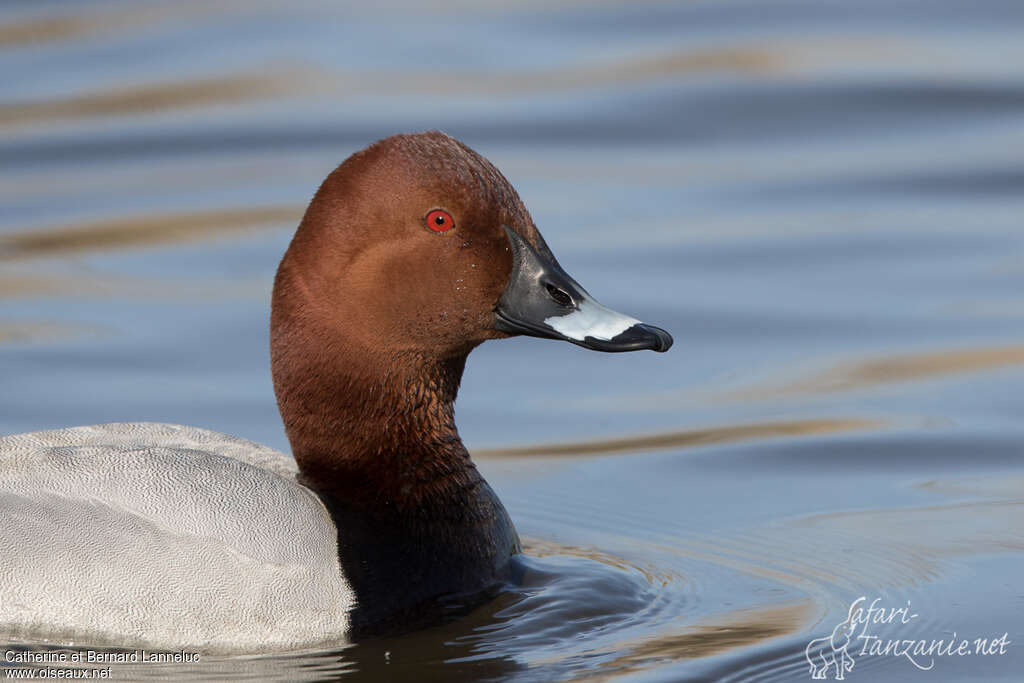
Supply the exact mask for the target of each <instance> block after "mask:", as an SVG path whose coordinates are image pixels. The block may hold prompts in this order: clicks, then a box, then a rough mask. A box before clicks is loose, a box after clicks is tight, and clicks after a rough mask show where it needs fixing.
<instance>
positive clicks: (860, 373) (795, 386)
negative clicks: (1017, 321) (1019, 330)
mask: <svg viewBox="0 0 1024 683" xmlns="http://www.w3.org/2000/svg"><path fill="white" fill-rule="evenodd" d="M1021 364H1024V347H1022V346H1009V347H1002V348H987V349H961V350H954V351H937V352H926V353H918V354H913V355H899V356H895V357H892V358H875V359H868V360H863V361H858V362H852V363H846V364H843V365H840V366H838V367H835V368H831V369H828V370H825V371H823V372H820V373H818V374H815V375H814V376H812V377H805V378H799V377H798V378H794V379H793V380H790V381H789V382H788V383H787V384H785V385H782V386H779V387H777V388H751V389H747V390H743V391H739V392H736V393H735V394H732V397H734V398H740V399H761V400H763V399H768V398H772V397H777V396H784V395H787V394H816V393H822V392H830V391H852V390H857V389H864V388H867V387H871V386H877V385H883V384H889V383H893V382H910V381H914V380H926V379H931V378H936V377H943V376H945V375H952V374H957V373H970V372H985V371H989V370H998V369H999V368H1004V367H1008V366H1014V365H1021Z"/></svg>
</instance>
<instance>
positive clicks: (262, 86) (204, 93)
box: [0, 74, 290, 126]
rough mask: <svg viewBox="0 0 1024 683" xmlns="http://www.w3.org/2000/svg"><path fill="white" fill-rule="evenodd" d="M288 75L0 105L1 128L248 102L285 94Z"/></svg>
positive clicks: (164, 85) (213, 80) (208, 80)
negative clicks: (285, 77)
mask: <svg viewBox="0 0 1024 683" xmlns="http://www.w3.org/2000/svg"><path fill="white" fill-rule="evenodd" d="M287 82H288V81H287V79H284V78H282V77H277V76H266V75H263V74H244V75H239V76H225V77H222V78H206V79H201V80H194V81H188V82H175V83H151V84H145V85H138V86H132V87H125V88H117V89H112V90H107V91H102V92H91V93H87V94H84V95H78V96H75V97H68V98H64V99H55V100H46V101H40V102H19V103H16V104H7V105H3V106H0V126H13V125H19V124H39V123H42V122H45V121H47V120H54V119H78V118H89V117H97V116H118V115H124V114H142V113H150V112H157V111H166V110H176V109H183V108H186V107H201V106H209V105H214V104H226V103H230V102H239V101H247V100H252V99H257V98H261V97H270V96H274V95H280V94H283V93H285V92H286V91H287V90H288V89H290V86H289V85H287Z"/></svg>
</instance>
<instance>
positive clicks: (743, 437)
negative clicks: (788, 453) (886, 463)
mask: <svg viewBox="0 0 1024 683" xmlns="http://www.w3.org/2000/svg"><path fill="white" fill-rule="evenodd" d="M878 426H880V423H878V422H876V421H871V420H854V419H845V420H824V419H822V420H794V421H791V422H764V423H760V424H740V425H726V426H724V427H709V428H705V429H691V430H687V431H681V432H670V433H667V434H649V435H645V436H634V437H629V438H625V439H603V440H600V441H586V442H583V443H561V444H547V445H544V444H534V445H532V446H520V447H517V448H490V449H479V450H474V451H473V455H474V456H475V457H477V458H495V457H524V456H559V455H600V454H607V453H636V452H642V451H650V450H659V449H663V448H687V447H690V448H692V447H694V446H705V445H710V444H719V443H730V442H735V441H750V440H754V439H766V438H770V437H773V436H799V435H813V434H830V433H835V432H846V431H852V430H856V429H871V428H875V427H878Z"/></svg>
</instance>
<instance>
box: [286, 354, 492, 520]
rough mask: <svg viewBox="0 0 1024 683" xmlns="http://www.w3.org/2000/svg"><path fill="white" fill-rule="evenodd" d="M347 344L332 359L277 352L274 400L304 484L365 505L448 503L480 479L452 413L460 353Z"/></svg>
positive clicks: (392, 507)
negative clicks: (426, 354) (378, 351)
mask: <svg viewBox="0 0 1024 683" xmlns="http://www.w3.org/2000/svg"><path fill="white" fill-rule="evenodd" d="M296 346H298V347H301V348H305V349H309V348H311V345H308V344H302V345H295V346H293V348H294V347H296ZM347 350H348V351H350V353H349V354H347V355H346V357H344V358H336V359H332V358H329V357H327V356H326V355H324V356H319V355H316V354H312V355H310V356H307V357H304V358H299V357H287V351H283V354H284V355H285V356H286V358H279V357H278V356H277V352H275V359H274V362H275V386H276V389H277V393H278V401H279V404H280V406H281V413H282V416H283V417H284V421H285V428H286V430H287V432H288V438H289V440H290V441H291V444H292V449H293V453H294V455H295V459H296V461H297V463H298V465H299V468H300V470H301V472H302V475H303V479H304V482H305V483H306V484H307V485H308V486H310V487H311V488H313V489H315V490H316V491H318V492H319V493H322V494H325V495H329V496H331V497H332V498H333V499H335V500H338V501H341V502H345V503H352V504H357V505H360V506H362V507H363V508H364V509H367V510H368V511H369V510H371V509H374V508H378V507H380V508H381V509H390V510H399V511H411V510H413V509H416V508H418V507H421V506H422V505H423V504H424V503H426V502H427V501H430V500H436V501H437V503H451V502H454V500H455V499H457V498H459V497H460V496H462V495H465V494H467V493H468V492H469V489H472V488H473V487H475V486H477V485H478V482H479V481H480V475H479V473H478V472H477V470H476V468H475V467H474V466H473V463H472V461H471V460H470V458H469V454H468V452H467V451H466V449H465V447H464V446H463V444H462V441H461V440H460V439H459V434H458V431H457V430H456V427H455V419H454V401H455V397H456V393H457V392H458V386H459V381H460V379H461V377H462V370H463V367H464V365H465V361H466V359H465V356H462V357H458V358H453V359H446V360H434V359H428V358H422V357H417V356H416V355H414V354H410V353H406V354H396V355H394V356H390V357H381V356H379V355H375V354H374V353H373V351H372V350H366V349H362V350H357V349H356V348H352V347H349V348H348V349H347ZM285 361H286V362H285ZM279 365H280V366H281V367H278V366H279Z"/></svg>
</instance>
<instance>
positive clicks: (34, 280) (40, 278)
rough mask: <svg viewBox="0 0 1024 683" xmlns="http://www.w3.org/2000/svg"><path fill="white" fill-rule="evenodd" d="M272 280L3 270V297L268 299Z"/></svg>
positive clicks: (0, 277) (0, 289) (0, 286)
mask: <svg viewBox="0 0 1024 683" xmlns="http://www.w3.org/2000/svg"><path fill="white" fill-rule="evenodd" d="M269 293H270V283H269V282H268V281H267V280H266V279H265V278H259V279H248V280H243V279H238V278H231V279H226V280H217V279H197V278H188V279H180V280H166V279H143V278H133V277H125V276H120V275H104V274H97V273H81V274H79V275H77V276H74V277H68V276H67V275H63V274H52V275H39V274H37V273H25V272H20V271H12V272H6V273H2V274H0V299H31V298H38V297H69V298H104V299H109V298H114V297H117V298H122V299H135V300H141V299H145V300H149V301H153V300H171V301H176V302H180V301H182V300H183V299H189V298H190V299H199V298H202V299H203V300H206V301H209V300H211V299H216V300H223V299H235V298H246V299H252V298H257V299H260V300H265V299H266V298H267V297H268V296H269Z"/></svg>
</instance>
